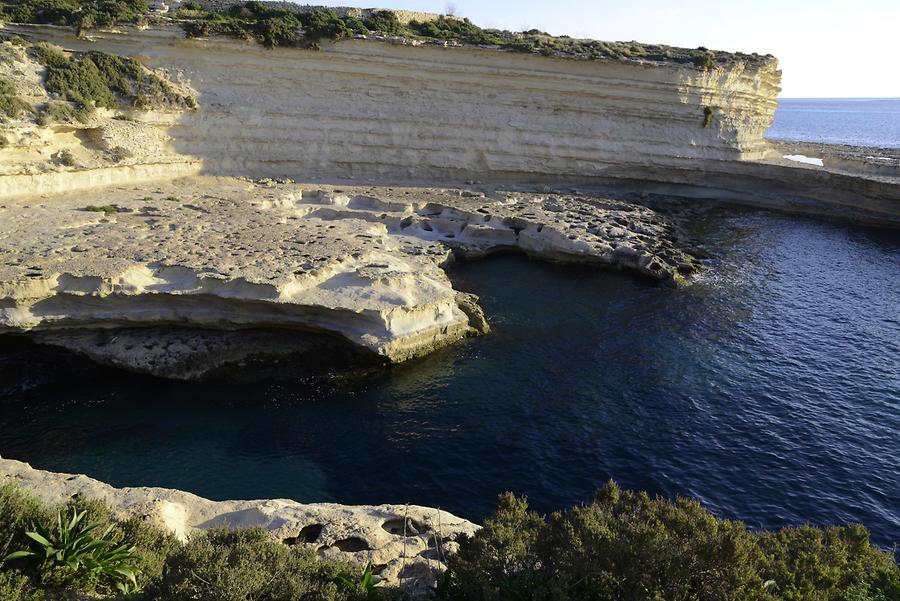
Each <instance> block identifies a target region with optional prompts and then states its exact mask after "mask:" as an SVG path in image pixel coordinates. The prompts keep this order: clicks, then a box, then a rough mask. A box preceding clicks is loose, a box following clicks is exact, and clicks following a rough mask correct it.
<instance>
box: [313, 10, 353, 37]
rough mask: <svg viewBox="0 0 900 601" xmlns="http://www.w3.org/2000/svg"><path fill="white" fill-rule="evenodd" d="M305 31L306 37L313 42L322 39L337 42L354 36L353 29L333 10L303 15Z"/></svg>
mask: <svg viewBox="0 0 900 601" xmlns="http://www.w3.org/2000/svg"><path fill="white" fill-rule="evenodd" d="M357 21H359V20H358V19H357ZM350 23H353V22H352V21H351V22H350ZM360 25H362V23H361V22H360ZM303 29H304V31H305V32H306V37H307V38H310V39H313V40H318V39H321V38H329V39H332V40H337V39H340V38H345V37H349V36H351V35H353V29H351V27H349V26H348V24H347V22H346V21H344V20H343V19H341V18H340V17H338V16H337V13H335V12H334V11H333V10H317V11H313V12H312V13H309V14H306V15H303Z"/></svg>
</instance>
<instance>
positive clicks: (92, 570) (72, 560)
mask: <svg viewBox="0 0 900 601" xmlns="http://www.w3.org/2000/svg"><path fill="white" fill-rule="evenodd" d="M84 517H85V512H83V511H82V512H80V513H79V512H78V510H77V509H74V508H73V509H72V517H71V519H64V518H63V512H62V510H60V511H59V512H57V514H56V527H55V528H52V527H51V528H47V527H45V526H44V525H40V524H39V525H37V526H35V527H34V530H33V531H29V532H26V533H25V535H26V536H28V538H30V539H31V541H32V547H33V549H31V550H23V551H16V552H15V553H10V554H9V555H7V556H6V557H5V558H4V559H3V561H4V562H6V561H10V560H15V559H31V560H34V561H39V562H41V563H45V562H49V563H50V564H51V565H54V566H60V567H65V568H67V569H68V570H69V571H70V572H71V573H72V574H73V578H76V577H80V576H85V575H90V576H92V577H94V578H95V579H96V580H97V581H99V582H103V583H105V584H108V585H110V586H112V587H114V588H115V589H116V590H118V591H119V592H121V593H125V594H127V593H131V592H135V591H136V590H138V584H137V575H136V571H135V569H134V567H133V566H132V562H133V561H134V560H135V555H134V547H130V546H127V545H116V543H115V542H114V541H113V540H112V536H111V535H112V529H113V527H112V525H110V526H108V527H107V528H106V530H104V531H103V532H102V533H101V534H100V535H99V536H95V532H97V531H98V530H99V529H100V528H101V527H102V524H99V523H95V524H88V523H86V522H85V521H84Z"/></svg>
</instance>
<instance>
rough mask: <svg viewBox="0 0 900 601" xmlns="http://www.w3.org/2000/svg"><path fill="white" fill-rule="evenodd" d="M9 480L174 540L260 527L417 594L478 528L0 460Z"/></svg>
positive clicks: (447, 518) (452, 520) (421, 511)
mask: <svg viewBox="0 0 900 601" xmlns="http://www.w3.org/2000/svg"><path fill="white" fill-rule="evenodd" d="M8 481H12V482H15V483H16V484H17V485H19V486H21V487H22V488H24V489H25V490H26V491H28V492H29V493H31V494H33V495H35V496H36V497H38V498H39V499H40V500H41V501H43V502H44V503H45V504H47V505H57V504H61V503H65V502H66V501H68V500H69V499H71V498H72V497H74V496H80V497H83V498H87V499H99V500H102V501H105V502H106V503H108V504H109V505H110V506H111V507H112V508H113V510H114V512H115V513H116V514H117V515H118V516H120V517H123V518H125V517H131V516H139V517H141V518H143V519H144V520H145V521H146V522H147V523H150V524H152V525H154V526H157V527H159V528H162V529H165V530H168V531H170V532H173V533H174V534H175V535H176V536H178V537H179V538H181V539H182V540H186V539H187V538H188V537H189V536H191V534H192V533H194V532H196V531H200V530H206V529H209V528H249V527H254V526H258V527H261V528H264V529H266V530H268V531H269V532H270V533H271V534H272V537H273V538H274V539H275V540H278V541H281V542H283V543H285V544H289V545H300V546H309V547H312V548H314V549H316V551H317V552H318V553H319V554H320V555H322V556H323V557H330V558H335V559H339V560H343V561H353V562H356V563H359V564H361V565H364V564H365V563H367V562H368V561H371V562H372V565H373V567H374V571H375V572H376V573H378V574H380V575H381V576H382V577H384V578H385V579H386V581H387V583H388V584H391V585H399V584H401V581H402V584H403V587H404V589H406V590H407V591H408V592H410V593H412V594H413V595H417V596H418V595H422V594H423V593H425V592H426V591H427V589H428V588H430V587H432V586H433V585H434V583H435V580H436V578H437V576H438V575H439V574H440V573H441V572H442V571H443V570H444V568H445V567H446V564H445V561H446V557H447V555H449V554H451V553H453V552H455V551H456V549H457V543H456V540H457V539H458V538H459V537H460V536H461V535H471V534H474V533H475V532H476V531H477V529H478V526H477V525H476V524H473V523H472V522H469V521H467V520H464V519H462V518H459V517H457V516H455V515H453V514H450V513H447V512H446V511H441V510H439V509H432V508H428V507H420V506H417V505H378V506H347V505H336V504H332V503H311V504H302V503H296V502H294V501H289V500H284V499H277V500H265V501H210V500H208V499H204V498H202V497H198V496H196V495H192V494H190V493H186V492H181V491H178V490H171V489H166V488H114V487H112V486H110V485H108V484H104V483H103V482H99V481H97V480H94V479H92V478H89V477H87V476H84V475H72V474H60V473H54V472H46V471H42V470H36V469H34V468H32V467H31V466H30V465H28V464H27V463H22V462H20V461H15V460H11V459H2V458H0V485H2V484H4V483H6V482H8Z"/></svg>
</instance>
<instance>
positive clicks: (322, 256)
mask: <svg viewBox="0 0 900 601" xmlns="http://www.w3.org/2000/svg"><path fill="white" fill-rule="evenodd" d="M147 193H148V191H147V190H146V189H141V190H137V189H136V190H128V189H106V190H104V191H102V192H97V193H95V194H93V195H92V196H91V198H92V202H96V203H100V204H101V205H102V206H106V207H110V209H109V210H108V211H106V212H97V211H89V210H85V207H84V206H82V205H81V204H80V203H81V201H80V200H79V199H78V197H77V196H76V197H57V198H53V199H51V200H48V201H46V202H32V201H25V200H22V201H10V202H8V203H6V204H5V205H3V206H2V208H0V216H2V218H3V220H4V223H7V224H9V225H10V227H11V228H12V230H11V231H15V232H16V236H15V238H14V239H13V238H6V239H5V241H3V240H0V260H2V266H0V299H2V300H0V303H2V304H0V330H2V331H5V332H9V333H21V332H30V333H31V336H32V338H33V339H34V340H36V341H38V342H43V343H47V344H53V345H56V346H63V347H65V348H70V349H73V350H76V351H78V352H80V353H84V354H86V355H88V356H89V357H92V358H94V359H95V360H98V361H100V362H103V363H108V364H112V365H116V366H120V367H126V368H129V369H133V370H137V371H141V372H144V373H151V374H155V375H159V376H164V377H173V378H197V377H203V376H206V375H210V374H212V373H214V372H215V371H217V370H219V371H221V370H222V369H223V368H225V367H227V366H229V365H242V364H247V363H262V362H265V361H269V360H271V359H272V358H274V357H279V356H280V357H282V358H283V359H284V360H287V357H292V358H293V359H294V360H295V362H296V365H297V366H298V367H302V366H304V365H308V366H309V367H314V366H316V365H321V364H323V362H324V363H327V361H325V358H330V359H334V358H336V357H340V356H346V357H348V360H347V361H343V360H340V361H337V363H340V364H343V363H349V364H364V365H365V364H373V363H376V364H377V363H378V362H379V361H391V362H399V361H404V360H406V359H409V358H412V357H416V356H419V355H423V354H426V353H428V352H431V351H432V350H434V349H437V348H440V347H442V346H446V345H448V344H451V343H453V342H455V341H457V340H459V339H460V338H461V337H464V336H468V335H472V334H478V333H485V332H486V331H487V330H488V325H487V321H486V320H485V316H484V315H483V314H482V312H481V309H480V308H479V307H478V303H477V298H475V297H473V296H472V295H468V294H462V293H459V292H458V291H456V290H454V289H453V287H452V285H451V283H450V280H449V279H448V278H447V275H446V274H445V273H444V271H443V269H442V267H443V266H444V265H445V264H447V263H448V262H449V261H451V260H452V258H453V257H454V256H461V257H469V258H477V257H480V256H484V255H487V254H490V253H493V252H498V251H509V250H514V251H518V252H524V253H527V254H529V255H531V256H533V257H535V258H539V259H544V260H550V261H557V262H569V263H589V264H596V265H598V266H605V267H611V268H617V269H624V270H628V271H632V272H635V273H637V274H640V275H642V276H645V277H649V278H652V279H654V280H657V281H659V282H661V283H663V284H669V285H674V284H677V283H678V282H681V281H684V279H685V278H686V277H688V276H689V275H690V273H692V272H693V271H694V270H695V269H697V268H698V265H699V264H698V263H697V261H696V259H694V258H693V257H692V256H691V255H690V254H688V253H686V252H685V251H684V250H683V248H681V247H680V246H679V240H680V233H679V231H678V229H677V228H676V227H675V226H674V225H672V224H671V223H670V222H669V221H667V220H666V219H665V218H663V217H662V216H661V215H659V214H658V213H655V212H654V211H652V210H650V209H648V208H646V207H643V206H639V205H634V204H630V203H627V202H622V201H618V200H611V199H598V198H587V197H578V196H572V195H560V194H555V195H551V194H535V193H522V192H502V191H492V190H488V193H487V194H486V193H485V192H480V191H468V190H464V191H458V190H445V189H433V188H402V189H400V188H398V189H387V188H372V187H347V188H334V187H328V188H319V187H308V186H302V185H297V184H291V183H276V182H271V181H269V182H264V183H253V182H249V181H246V180H238V179H233V178H191V179H185V180H179V181H177V182H173V183H171V184H168V185H164V186H160V187H158V188H155V189H154V190H152V191H151V192H150V194H151V195H150V196H145V195H146V194H147ZM267 329H269V330H271V329H278V330H281V331H280V332H278V333H275V334H271V335H269V334H266V333H264V331H265V330H267ZM304 357H305V358H304Z"/></svg>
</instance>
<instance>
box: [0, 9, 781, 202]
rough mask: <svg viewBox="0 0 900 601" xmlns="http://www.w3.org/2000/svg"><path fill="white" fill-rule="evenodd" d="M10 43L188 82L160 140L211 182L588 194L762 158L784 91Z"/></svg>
mask: <svg viewBox="0 0 900 601" xmlns="http://www.w3.org/2000/svg"><path fill="white" fill-rule="evenodd" d="M8 29H9V30H11V31H13V32H16V33H19V34H22V35H25V36H29V37H31V38H32V39H40V40H49V41H51V42H54V43H57V44H59V45H61V46H63V47H65V48H70V49H75V50H102V51H106V52H111V53H115V54H122V55H126V56H135V57H137V58H139V59H140V61H141V62H143V63H144V64H145V65H147V66H151V67H154V68H164V69H166V70H168V71H169V72H170V73H171V74H172V75H173V76H174V77H175V78H176V79H180V80H183V81H185V82H189V83H190V85H191V86H192V87H193V89H194V90H196V91H197V94H198V99H199V102H200V107H201V108H200V110H198V111H195V112H192V113H187V114H184V115H182V116H181V117H180V118H178V119H177V122H176V123H174V124H171V127H166V128H165V129H166V130H167V136H168V137H170V138H171V146H170V149H171V151H172V152H174V153H176V154H179V155H182V156H184V157H185V161H186V162H187V161H192V160H201V161H202V162H203V168H204V170H205V172H207V173H213V174H220V175H221V174H226V175H252V176H271V177H299V176H302V177H303V178H305V179H310V178H333V177H344V176H353V177H357V178H362V177H366V178H372V177H380V178H384V179H391V180H393V181H395V182H396V181H400V180H410V179H414V180H430V181H434V180H441V181H448V180H454V181H465V180H471V179H476V180H480V181H517V182H521V181H550V180H552V181H561V180H565V181H582V182H583V181H592V180H597V179H603V178H605V176H606V175H608V174H609V172H610V170H611V169H614V170H621V169H622V168H623V167H625V166H634V167H635V168H640V169H646V168H649V167H655V166H666V167H679V166H681V167H689V166H694V165H696V163H694V161H696V160H698V159H704V160H732V159H734V160H736V159H750V158H759V157H761V156H763V155H764V153H765V151H766V147H765V144H764V142H763V133H764V132H765V130H766V129H767V128H768V127H769V125H770V124H771V122H772V118H773V114H774V109H775V105H776V101H775V98H776V95H777V93H778V90H779V87H778V85H779V78H780V73H779V71H778V70H777V67H776V65H775V64H774V62H771V61H769V62H760V63H757V64H752V65H751V64H747V63H744V62H736V63H734V64H729V65H726V66H721V67H720V68H716V69H712V70H702V69H698V68H695V67H693V66H692V65H683V64H670V63H652V62H642V61H627V62H626V61H579V60H569V59H562V58H551V57H543V56H537V55H524V54H518V53H514V52H503V51H489V50H484V49H475V48H441V47H437V46H433V45H429V46H414V45H411V44H410V43H408V42H405V43H390V42H388V41H373V40H343V41H340V42H338V43H327V42H322V44H321V47H322V49H321V51H319V52H315V51H304V50H299V49H295V48H290V49H274V50H268V49H266V48H263V47H262V46H260V45H258V44H254V43H244V42H240V41H235V40H231V39H228V38H212V39H208V40H197V39H184V37H183V33H182V32H181V30H180V29H178V28H177V27H175V26H169V27H157V28H151V29H145V30H138V29H127V30H117V31H101V32H95V33H92V35H91V37H90V39H87V40H85V39H79V38H77V37H76V36H75V34H74V33H73V32H72V31H70V30H69V29H66V28H53V27H49V26H8ZM166 125H168V124H163V123H160V126H161V127H164V126H166ZM68 180H69V183H68V184H67V186H70V185H73V184H74V185H77V183H76V181H75V179H74V178H68ZM19 189H20V190H21V188H19ZM42 189H44V188H42ZM14 190H15V188H14V187H13V186H9V185H7V186H4V189H3V190H2V193H4V194H6V195H9V194H11V193H13V192H14Z"/></svg>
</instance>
